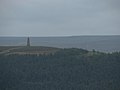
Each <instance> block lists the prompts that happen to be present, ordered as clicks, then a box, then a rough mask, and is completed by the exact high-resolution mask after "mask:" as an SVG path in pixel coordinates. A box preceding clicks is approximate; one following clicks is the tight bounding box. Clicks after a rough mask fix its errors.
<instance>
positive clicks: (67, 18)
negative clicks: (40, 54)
mask: <svg viewBox="0 0 120 90" xmlns="http://www.w3.org/2000/svg"><path fill="white" fill-rule="evenodd" d="M73 35H120V0H0V36H73Z"/></svg>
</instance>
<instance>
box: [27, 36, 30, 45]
mask: <svg viewBox="0 0 120 90" xmlns="http://www.w3.org/2000/svg"><path fill="white" fill-rule="evenodd" d="M27 46H28V47H30V38H29V37H28V38H27Z"/></svg>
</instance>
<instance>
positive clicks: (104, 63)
mask: <svg viewBox="0 0 120 90" xmlns="http://www.w3.org/2000/svg"><path fill="white" fill-rule="evenodd" d="M49 49H50V48H49ZM52 49H53V48H52ZM24 50H25V49H24ZM29 50H30V51H31V49H29ZM21 52H22V49H21ZM119 69H120V53H119V52H115V53H111V54H107V53H100V52H96V51H94V50H93V51H88V50H84V49H77V48H69V49H60V50H58V51H57V52H55V53H54V54H47V55H45V54H41V55H39V56H36V55H33V54H29V55H19V54H17V55H5V54H1V55H0V90H119V89H120V70H119Z"/></svg>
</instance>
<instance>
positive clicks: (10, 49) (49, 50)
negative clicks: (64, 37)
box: [0, 46, 61, 55]
mask: <svg viewBox="0 0 120 90" xmlns="http://www.w3.org/2000/svg"><path fill="white" fill-rule="evenodd" d="M59 50H61V49H60V48H55V47H54V48H53V47H44V46H30V47H27V46H0V54H5V55H12V54H20V55H25V54H36V55H39V54H54V53H55V52H57V51H59Z"/></svg>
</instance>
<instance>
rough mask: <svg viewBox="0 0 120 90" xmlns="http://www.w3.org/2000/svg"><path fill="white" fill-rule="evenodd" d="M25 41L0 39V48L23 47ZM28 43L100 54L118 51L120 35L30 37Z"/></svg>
mask: <svg viewBox="0 0 120 90" xmlns="http://www.w3.org/2000/svg"><path fill="white" fill-rule="evenodd" d="M26 40H27V38H26V37H0V46H25V45H26ZM30 41H31V45H32V46H47V47H58V48H83V49H87V50H93V49H95V50H98V51H102V52H114V51H120V35H118V36H117V35H116V36H70V37H30Z"/></svg>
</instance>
